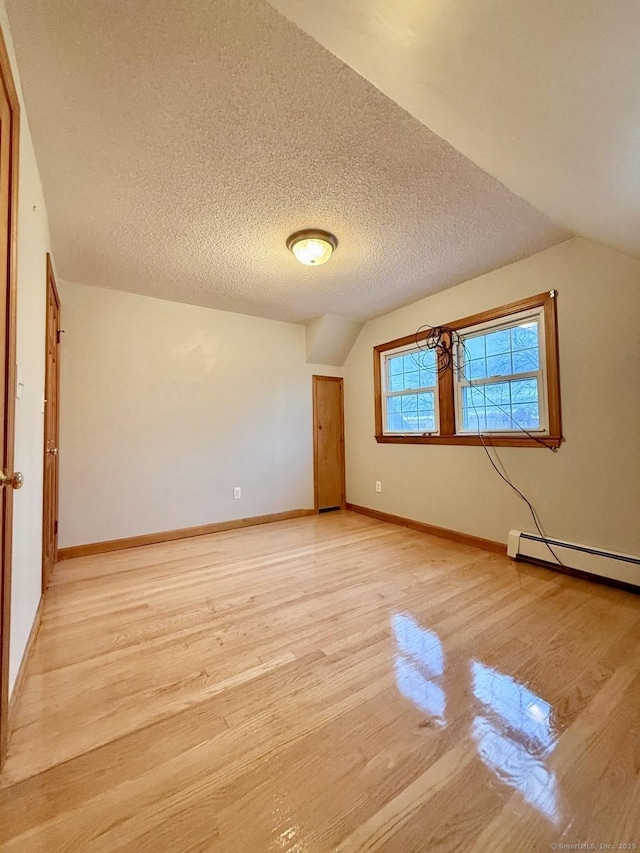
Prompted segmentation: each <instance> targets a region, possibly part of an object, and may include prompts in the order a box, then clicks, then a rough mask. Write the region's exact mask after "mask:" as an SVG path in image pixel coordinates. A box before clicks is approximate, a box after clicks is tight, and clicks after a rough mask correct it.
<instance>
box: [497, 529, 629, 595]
mask: <svg viewBox="0 0 640 853" xmlns="http://www.w3.org/2000/svg"><path fill="white" fill-rule="evenodd" d="M546 542H548V543H549V545H550V546H551V547H552V548H553V550H554V552H555V553H556V554H557V555H558V559H559V560H560V561H561V562H562V563H563V565H564V566H565V567H566V568H568V569H572V570H573V571H576V572H584V573H585V574H588V575H593V576H594V577H598V578H605V579H608V580H612V581H617V582H618V583H623V584H630V585H631V586H635V587H638V588H640V557H632V556H631V555H629V554H619V553H618V552H617V551H605V550H603V549H601V548H590V547H588V546H586V545H577V544H576V543H575V542H561V541H559V540H558V539H548V538H547V539H544V538H543V537H542V536H537V535H535V534H533V533H524V532H523V531H522V530H510V531H509V542H508V544H507V554H508V555H509V556H510V557H512V558H513V559H514V560H518V559H520V560H533V561H535V562H541V563H545V564H546V565H550V566H553V564H554V562H555V561H554V559H553V556H552V555H551V553H550V552H549V549H548V548H547V546H546V544H545V543H546Z"/></svg>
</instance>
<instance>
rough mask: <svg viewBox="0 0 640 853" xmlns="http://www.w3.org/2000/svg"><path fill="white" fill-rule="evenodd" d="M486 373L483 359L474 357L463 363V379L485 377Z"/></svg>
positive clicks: (485, 364)
mask: <svg viewBox="0 0 640 853" xmlns="http://www.w3.org/2000/svg"><path fill="white" fill-rule="evenodd" d="M486 375H487V363H486V361H485V360H484V359H479V358H474V359H473V361H468V362H467V363H466V365H465V371H464V376H465V379H485V378H486Z"/></svg>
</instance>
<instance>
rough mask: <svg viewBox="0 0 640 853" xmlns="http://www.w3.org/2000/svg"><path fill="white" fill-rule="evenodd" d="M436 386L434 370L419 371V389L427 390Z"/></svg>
mask: <svg viewBox="0 0 640 853" xmlns="http://www.w3.org/2000/svg"><path fill="white" fill-rule="evenodd" d="M435 384H436V372H435V370H421V371H420V387H421V388H429V387H431V386H434V385H435Z"/></svg>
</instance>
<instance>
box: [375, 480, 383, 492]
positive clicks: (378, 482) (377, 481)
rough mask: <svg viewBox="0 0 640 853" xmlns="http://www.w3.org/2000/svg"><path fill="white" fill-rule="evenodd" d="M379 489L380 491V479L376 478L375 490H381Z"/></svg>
mask: <svg viewBox="0 0 640 853" xmlns="http://www.w3.org/2000/svg"><path fill="white" fill-rule="evenodd" d="M381 491H382V483H381V482H380V480H376V492H381Z"/></svg>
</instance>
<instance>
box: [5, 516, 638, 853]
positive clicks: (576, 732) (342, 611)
mask: <svg viewBox="0 0 640 853" xmlns="http://www.w3.org/2000/svg"><path fill="white" fill-rule="evenodd" d="M639 774H640V597H636V596H633V595H631V594H629V593H624V592H621V591H618V590H612V589H608V588H605V587H601V586H597V585H595V584H590V583H588V582H586V581H580V580H575V579H573V578H568V577H566V576H563V575H560V574H557V573H554V572H551V571H547V570H545V569H541V568H535V567H527V566H524V565H521V564H514V563H512V562H511V561H509V560H508V559H507V558H506V557H500V556H497V555H493V554H489V553H485V552H483V551H478V550H475V549H473V548H469V547H465V546H459V545H454V544H453V543H451V542H447V541H444V540H441V539H437V538H433V537H429V536H425V535H424V534H421V533H417V532H414V531H410V530H405V529H403V528H400V527H396V526H392V525H387V524H383V523H380V522H377V521H373V520H371V519H368V518H364V517H361V516H357V515H355V514H352V513H337V514H330V515H323V516H319V517H311V518H305V519H298V520H295V521H287V522H281V523H279V524H273V525H266V526H263V527H256V528H249V529H246V530H239V531H233V532H228V533H220V534H216V535H212V536H202V537H198V538H195V539H191V540H184V541H180V542H174V543H169V544H164V545H154V546H147V547H145V548H138V549H133V550H131V551H126V552H120V553H116V554H109V555H101V556H98V557H85V558H80V559H76V560H73V561H69V562H67V563H63V564H60V565H58V566H57V568H56V570H55V575H54V580H53V585H52V587H51V589H50V590H49V592H48V593H47V599H46V604H45V609H44V617H43V623H42V629H41V632H40V635H39V638H38V641H37V644H36V647H35V653H34V656H33V658H32V660H31V662H30V668H29V671H28V677H27V680H26V685H25V690H24V694H23V699H22V702H21V704H20V706H19V709H18V714H17V728H16V730H15V731H14V734H13V737H12V740H11V744H10V749H9V756H8V759H7V763H6V769H5V772H4V774H3V777H2V782H1V790H0V846H1V849H2V850H7V851H14V850H15V851H20V852H21V853H24V851H28V853H33V851H46V853H54V851H63V850H64V851H74V853H75V851H89V850H90V851H109V853H111V851H120V850H124V851H136V853H139V852H140V851H153V853H162V852H163V851H171V853H186V851H224V853H236V851H247V853H262V851H270V853H271V852H272V853H276V851H277V853H281V851H289V852H290V853H294V851H295V853H320V851H334V850H338V851H371V850H383V851H393V853H411V851H420V853H422V851H429V853H431V851H465V853H466V851H477V853H493V851H509V853H516V851H523V853H524V852H525V851H526V853H531V851H547V850H549V849H553V848H552V845H554V844H557V845H558V848H557V849H563V848H562V847H561V846H560V845H562V844H581V843H585V842H586V843H588V844H590V843H591V844H594V845H600V844H611V845H614V847H613V848H611V849H616V850H617V849H618V845H619V844H636V845H640V776H639ZM627 849H631V848H627Z"/></svg>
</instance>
